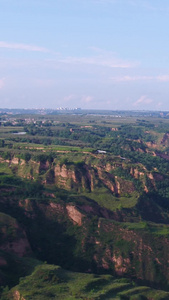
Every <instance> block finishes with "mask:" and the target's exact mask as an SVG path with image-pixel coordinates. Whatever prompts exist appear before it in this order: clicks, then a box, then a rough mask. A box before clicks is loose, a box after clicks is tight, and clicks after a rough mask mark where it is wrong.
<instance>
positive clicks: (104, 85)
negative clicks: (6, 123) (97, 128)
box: [0, 0, 169, 110]
mask: <svg viewBox="0 0 169 300" xmlns="http://www.w3.org/2000/svg"><path fill="white" fill-rule="evenodd" d="M0 107H1V108H4V107H8V108H42V107H44V108H57V107H70V108H74V107H81V108H85V109H86V108H88V109H95V108H97V109H111V110H116V109H125V110H126V109H131V110H143V109H144V110H169V1H168V0H0Z"/></svg>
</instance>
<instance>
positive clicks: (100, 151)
mask: <svg viewBox="0 0 169 300" xmlns="http://www.w3.org/2000/svg"><path fill="white" fill-rule="evenodd" d="M97 153H98V154H106V153H107V152H106V151H104V150H97Z"/></svg>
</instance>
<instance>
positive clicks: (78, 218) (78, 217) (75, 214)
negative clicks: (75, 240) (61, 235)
mask: <svg viewBox="0 0 169 300" xmlns="http://www.w3.org/2000/svg"><path fill="white" fill-rule="evenodd" d="M66 210H67V213H68V216H69V218H70V219H71V220H73V222H74V223H75V224H78V225H79V226H81V225H82V219H83V217H84V215H83V214H82V213H80V212H79V211H78V210H77V209H76V207H75V206H73V205H67V206H66Z"/></svg>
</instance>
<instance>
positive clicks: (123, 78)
mask: <svg viewBox="0 0 169 300" xmlns="http://www.w3.org/2000/svg"><path fill="white" fill-rule="evenodd" d="M111 80H112V81H114V82H133V81H159V82H169V75H160V76H129V75H126V76H114V77H111Z"/></svg>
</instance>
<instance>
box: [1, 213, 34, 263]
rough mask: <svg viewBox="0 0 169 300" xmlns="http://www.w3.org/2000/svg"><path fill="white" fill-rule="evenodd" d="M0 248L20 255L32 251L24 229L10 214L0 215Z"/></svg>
mask: <svg viewBox="0 0 169 300" xmlns="http://www.w3.org/2000/svg"><path fill="white" fill-rule="evenodd" d="M0 223H1V228H0V233H1V239H0V249H1V250H3V251H6V252H8V253H13V254H16V255H18V256H20V257H22V256H26V255H30V254H31V253H32V251H31V247H30V244H29V242H28V239H27V236H26V233H25V231H24V230H23V229H22V228H21V227H20V226H19V224H18V223H17V221H16V220H15V219H13V218H11V217H10V216H7V215H4V214H1V215H0Z"/></svg>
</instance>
